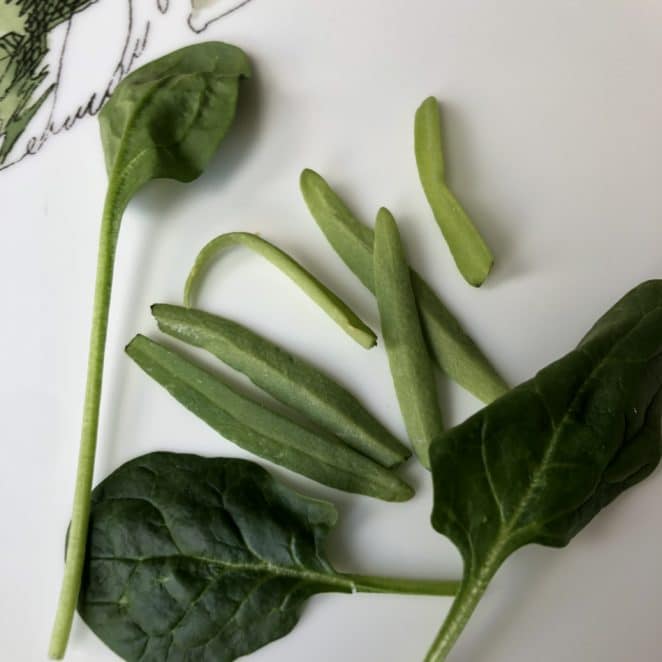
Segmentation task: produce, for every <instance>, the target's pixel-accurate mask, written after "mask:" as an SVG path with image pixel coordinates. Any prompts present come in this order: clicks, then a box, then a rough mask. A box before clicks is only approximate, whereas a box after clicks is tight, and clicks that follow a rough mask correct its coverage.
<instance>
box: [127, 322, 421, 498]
mask: <svg viewBox="0 0 662 662" xmlns="http://www.w3.org/2000/svg"><path fill="white" fill-rule="evenodd" d="M126 353H127V354H128V355H129V356H130V357H131V358H132V359H133V360H134V361H135V362H136V363H137V364H138V365H139V366H140V367H141V368H142V369H143V370H144V371H145V372H146V373H147V374H148V375H149V376H150V377H151V378H152V379H154V381H156V382H157V383H158V384H160V385H161V386H163V387H164V388H165V389H166V390H167V391H168V392H169V393H170V395H172V396H173V397H174V398H175V399H176V400H177V401H178V402H179V403H180V404H182V405H184V407H186V408H187V409H188V410H189V411H191V412H193V413H194V414H195V415H196V416H197V417H198V418H200V419H201V420H203V421H204V422H205V423H207V425H209V426H210V427H212V428H213V429H214V430H216V432H218V433H219V434H221V435H223V436H224V437H225V438H226V439H227V440H229V441H232V442H233V443H235V444H237V445H238V446H240V447H241V448H243V449H245V450H247V451H249V452H251V453H254V454H255V455H257V456H258V457H262V458H265V459H267V460H270V461H271V462H274V463H275V464H279V465H280V466H282V467H286V468H288V469H290V470H291V471H296V472H297V473H300V474H302V475H303V476H307V477H308V478H311V479H312V480H316V481H318V482H319V483H323V484H324V485H329V486H330V487H335V488H336V489H338V490H345V491H347V492H355V493H358V494H366V495H368V496H372V497H374V498H376V499H384V500H385V501H407V500H408V499H411V498H412V497H413V496H414V490H413V489H412V488H411V487H410V486H409V485H408V484H407V483H405V481H403V480H402V479H401V478H400V477H399V476H398V475H397V474H395V473H394V472H393V471H389V470H388V469H386V468H384V467H382V466H381V465H379V464H377V462H374V461H373V460H371V459H370V458H369V457H366V456H365V455H361V454H360V453H357V452H356V451H355V450H354V449H353V448H350V447H349V446H347V445H346V444H344V443H343V442H342V441H341V440H340V439H338V438H337V437H335V436H334V435H331V434H326V433H323V432H317V431H313V430H311V429H310V428H309V427H307V426H305V425H302V424H300V423H297V422H296V421H295V420H294V419H292V418H290V417H289V416H287V415H286V414H285V413H279V412H277V411H274V410H273V409H270V408H269V407H267V406H265V405H262V404H260V403H259V402H256V401H255V400H253V399H252V398H249V397H246V396H244V395H242V394H241V393H238V392H237V391H236V390H235V389H233V388H232V387H231V386H230V385H229V384H226V383H225V382H224V381H223V380H221V379H220V378H219V377H217V376H215V375H212V374H211V373H209V372H207V370H204V369H203V368H201V367H200V366H198V365H196V364H195V363H193V362H191V361H189V360H188V359H186V358H185V357H184V356H182V355H181V354H179V353H177V352H173V351H172V350H170V349H168V348H167V347H164V346H163V345H160V344H159V343H157V342H154V341H153V340H150V339H149V338H146V337H145V336H141V335H138V336H136V337H135V338H134V339H133V340H132V341H131V342H130V343H129V344H128V346H127V348H126Z"/></svg>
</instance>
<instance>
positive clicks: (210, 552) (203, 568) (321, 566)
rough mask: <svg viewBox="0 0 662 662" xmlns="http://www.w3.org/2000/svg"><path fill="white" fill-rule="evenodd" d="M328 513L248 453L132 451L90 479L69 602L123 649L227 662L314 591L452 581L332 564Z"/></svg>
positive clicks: (277, 633)
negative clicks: (352, 571) (81, 564)
mask: <svg viewBox="0 0 662 662" xmlns="http://www.w3.org/2000/svg"><path fill="white" fill-rule="evenodd" d="M336 519H337V515H336V510H335V508H334V507H333V506H332V505H331V504H330V503H326V502H324V501H317V500H313V499H309V498H306V497H303V496H300V495H299V494H297V493H295V492H293V491H292V490H290V489H288V488H287V487H285V486H283V485H281V484H279V483H278V482H276V481H275V480H274V479H273V478H272V477H271V476H270V475H269V474H268V473H267V472H266V471H265V470H264V469H262V468H261V467H259V466H258V465H256V464H254V463H252V462H247V461H245V460H235V459H224V458H218V459H213V458H203V457H198V456H195V455H180V454H175V453H152V454H149V455H145V456H143V457H139V458H137V459H135V460H132V461H130V462H128V463H127V464H125V465H123V466H122V467H120V468H119V469H117V470H116V471H115V472H114V473H113V474H111V475H110V476H109V477H108V478H106V479H105V480H104V481H103V482H102V483H101V484H100V485H99V486H98V487H97V488H96V489H95V490H94V493H93V496H92V512H91V517H90V534H89V541H88V547H87V562H86V566H85V574H84V579H83V585H82V588H81V593H80V600H79V603H78V610H79V613H80V615H81V616H82V617H83V619H84V621H85V622H86V623H87V624H88V625H89V627H90V628H91V629H92V630H93V631H94V632H95V633H96V634H97V635H98V636H99V637H100V638H101V639H102V640H103V641H104V642H105V643H106V644H107V645H108V646H109V647H110V648H111V649H112V650H113V651H115V652H116V653H117V654H118V655H120V656H121V657H122V658H123V659H124V660H129V661H132V660H136V661H137V660H140V661H141V662H180V661H181V660H197V661H198V662H229V661H231V660H235V659H236V658H238V657H241V656H242V655H247V654H248V653H250V652H252V651H254V650H256V649H258V648H260V647H261V646H264V645H265V644H267V643H269V642H270V641H273V640H274V639H278V638H279V637H282V636H284V635H286V634H287V633H288V632H290V630H292V628H293V627H294V626H295V625H296V623H297V621H298V618H299V613H300V611H301V607H302V605H303V603H304V602H305V601H306V600H307V599H308V598H310V597H311V596H313V595H314V594H316V593H323V592H331V591H333V592H339V593H354V592H357V591H358V592H372V593H375V592H377V593H383V592H395V593H414V594H420V595H449V594H452V593H453V592H454V590H455V588H456V582H426V581H413V580H397V579H391V578H371V577H363V576H355V575H347V574H340V573H337V572H335V571H334V570H333V568H332V567H331V565H330V563H329V562H328V561H327V559H326V557H325V554H324V543H325V540H326V536H327V534H328V533H329V531H330V530H331V528H332V527H333V526H334V525H335V523H336Z"/></svg>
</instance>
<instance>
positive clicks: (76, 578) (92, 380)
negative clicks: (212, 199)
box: [49, 42, 251, 659]
mask: <svg viewBox="0 0 662 662" xmlns="http://www.w3.org/2000/svg"><path fill="white" fill-rule="evenodd" d="M250 72H251V69H250V64H249V62H248V60H247V58H246V55H245V54H244V53H243V52H242V51H241V50H240V49H238V48H236V47H234V46H230V45H228V44H222V43H218V42H208V43H202V44H196V45H194V46H189V47H187V48H183V49H181V50H178V51H175V52H174V53H171V54H170V55H166V56H165V57H162V58H160V59H158V60H155V61H154V62H150V63H149V64H147V65H145V66H144V67H141V68H140V69H138V70H136V71H135V72H133V73H132V74H130V75H129V76H127V77H126V78H125V79H124V80H123V81H122V82H121V83H120V84H119V85H118V87H117V89H116V90H115V92H114V94H113V96H112V98H111V99H110V100H109V101H108V103H107V104H106V105H105V107H104V108H103V110H102V111H101V113H100V114H99V122H100V124H101V140H102V142H103V148H104V153H105V158H106V168H107V170H108V191H107V193H106V201H105V205H104V210H103V217H102V221H101V233H100V237H99V253H98V262H97V274H96V285H95V291H94V308H93V313H92V330H91V335H90V349H89V358H88V372H87V386H86V389H85V404H84V407H83V425H82V432H81V441H80V451H79V456H78V469H77V474H76V485H75V493H74V504H73V513H72V517H71V527H70V530H69V545H68V551H67V558H66V564H65V570H64V579H63V582H62V588H61V591H60V598H59V603H58V609H57V613H56V615H55V623H54V625H53V632H52V635H51V642H50V647H49V655H50V657H51V658H55V659H59V658H62V657H63V656H64V653H65V650H66V646H67V641H68V639H69V632H70V631H71V623H72V620H73V615H74V610H75V607H76V599H77V596H78V590H79V587H80V577H81V572H82V568H83V560H84V556H85V538H86V536H87V522H88V517H89V510H90V490H91V488H92V476H93V473H94V456H95V450H96V440H97V429H98V426H99V406H100V403H101V384H102V377H103V363H104V351H105V346H106V334H107V329H108V312H109V308H110V296H111V290H112V283H113V269H114V263H115V252H116V249H117V240H118V236H119V229H120V224H121V220H122V215H123V213H124V210H125V208H126V206H127V205H128V203H129V201H130V200H131V198H132V197H133V195H134V194H135V193H136V192H137V191H138V190H139V189H140V188H141V187H142V186H143V185H144V184H146V183H147V182H148V181H150V180H152V179H155V178H159V177H166V178H170V179H176V180H179V181H182V182H188V181H191V180H193V179H195V178H196V177H198V176H199V175H200V174H201V173H202V171H203V170H204V168H205V167H206V165H207V163H208V162H209V160H210V159H211V157H212V156H213V154H214V153H215V152H216V149H217V148H218V145H219V143H220V142H221V140H222V139H223V137H224V136H225V134H226V132H227V130H228V128H229V127H230V125H231V123H232V120H233V118H234V114H235V108H236V104H237V96H238V92H239V80H240V79H241V78H243V77H246V76H249V75H250Z"/></svg>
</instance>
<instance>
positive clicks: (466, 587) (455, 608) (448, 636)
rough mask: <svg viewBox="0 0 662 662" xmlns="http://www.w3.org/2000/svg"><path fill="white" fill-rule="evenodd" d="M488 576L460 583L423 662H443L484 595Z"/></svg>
mask: <svg viewBox="0 0 662 662" xmlns="http://www.w3.org/2000/svg"><path fill="white" fill-rule="evenodd" d="M489 580H490V576H486V575H482V576H479V577H478V578H476V579H474V580H468V581H466V582H463V583H462V588H461V589H460V591H459V593H458V594H457V596H456V598H455V600H454V601H453V605H452V606H451V609H450V611H449V612H448V616H446V620H445V621H444V624H443V625H442V626H441V629H440V630H439V633H438V634H437V637H436V638H435V640H434V642H433V644H432V646H431V647H430V650H429V651H428V654H427V655H426V657H425V661H424V662H443V661H444V660H445V659H446V658H447V657H448V654H449V653H450V651H451V649H452V648H453V646H454V645H455V642H456V641H457V640H458V637H459V636H460V634H462V630H464V628H465V626H466V624H467V623H468V622H469V619H470V618H471V615H472V614H473V612H474V610H475V609H476V607H477V606H478V603H479V602H480V599H481V598H482V597H483V594H484V593H485V589H486V588H487V585H488V583H489Z"/></svg>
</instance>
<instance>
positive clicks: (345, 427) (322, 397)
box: [152, 304, 411, 467]
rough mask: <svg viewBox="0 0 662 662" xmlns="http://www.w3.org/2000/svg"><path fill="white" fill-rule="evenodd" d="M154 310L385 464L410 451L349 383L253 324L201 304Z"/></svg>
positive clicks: (166, 323) (165, 324)
mask: <svg viewBox="0 0 662 662" xmlns="http://www.w3.org/2000/svg"><path fill="white" fill-rule="evenodd" d="M152 314H153V315H154V318H155V319H156V321H157V322H158V325H159V329H160V330H161V331H163V332H164V333H167V334H168V335H170V336H172V337H174V338H179V339H180V340H183V341H184V342H186V343H188V344H189V345H193V346H194V347H202V348H203V349H205V350H206V351H208V352H210V353H211V354H213V355H214V356H216V357H217V358H219V359H220V360H221V361H223V362H224V363H226V364H227V365H229V366H231V367H232V368H234V369H235V370H238V371H239V372H242V373H243V374H245V375H246V376H247V377H248V378H249V379H250V380H251V381H252V382H253V383H254V384H255V385H256V386H258V387H259V388H261V389H262V390H263V391H266V392H267V393H269V395H271V396H272V397H274V398H276V400H280V401H281V402H283V403H284V404H286V405H289V406H290V407H292V409H295V410H297V411H299V412H300V413H302V414H304V415H305V416H306V417H307V418H308V419H310V420H311V421H313V422H315V423H317V425H319V426H320V427H321V428H322V429H323V430H326V432H328V433H330V434H331V435H333V436H334V437H337V438H338V439H341V440H342V441H344V442H345V444H347V445H348V446H350V447H351V448H353V449H354V450H356V451H358V452H359V453H361V454H363V455H365V456H367V457H368V458H371V459H373V460H375V462H377V463H379V464H381V465H382V466H384V467H394V466H396V465H398V464H401V463H402V462H404V461H405V460H406V459H407V458H408V457H409V456H410V454H411V453H410V451H409V449H408V448H406V447H405V446H404V445H403V444H402V442H400V441H399V440H398V439H396V438H395V437H394V436H393V435H392V434H391V433H390V432H389V431H388V430H387V429H386V428H385V427H384V426H383V425H382V424H381V423H380V422H379V421H378V420H377V419H376V418H375V417H374V416H373V415H372V414H371V413H370V412H369V411H368V410H367V409H366V408H365V407H364V406H363V405H362V404H361V402H359V400H358V399H357V398H356V397H355V396H354V395H353V394H352V393H350V392H349V391H348V390H347V389H345V388H343V387H342V386H341V385H340V384H338V383H337V382H335V381H334V380H333V379H331V377H329V376H328V375H327V374H326V373H324V372H322V371H321V370H318V369H317V368H316V367H315V366H313V365H311V364H310V363H308V362H307V361H304V360H303V359H301V358H299V357H298V356H295V355H294V354H291V353H290V352H288V351H286V350H284V349H283V348H282V347H279V346H278V345H276V344H274V343H272V342H270V341H269V340H267V339H266V338H264V337H263V336H260V335H258V334H257V333H255V332H253V331H251V330H250V329H249V328H247V327H245V326H243V325H241V324H238V323H237V322H233V321H232V320H229V319H227V318H224V317H218V316H216V315H210V314H209V313H205V312H203V311H201V310H193V309H191V308H180V307H179V306H170V305H167V304H155V305H154V306H152ZM306 445H309V442H308V443H306Z"/></svg>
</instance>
